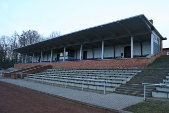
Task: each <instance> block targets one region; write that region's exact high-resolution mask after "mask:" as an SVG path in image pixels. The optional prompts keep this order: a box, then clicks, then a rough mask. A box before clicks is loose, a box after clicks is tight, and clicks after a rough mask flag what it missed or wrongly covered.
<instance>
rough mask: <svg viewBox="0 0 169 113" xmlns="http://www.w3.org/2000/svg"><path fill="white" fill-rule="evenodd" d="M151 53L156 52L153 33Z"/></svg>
mask: <svg viewBox="0 0 169 113" xmlns="http://www.w3.org/2000/svg"><path fill="white" fill-rule="evenodd" d="M151 54H154V36H153V34H151Z"/></svg>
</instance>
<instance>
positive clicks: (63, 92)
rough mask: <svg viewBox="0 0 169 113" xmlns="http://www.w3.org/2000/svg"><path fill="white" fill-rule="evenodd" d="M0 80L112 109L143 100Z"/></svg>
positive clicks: (141, 98)
mask: <svg viewBox="0 0 169 113" xmlns="http://www.w3.org/2000/svg"><path fill="white" fill-rule="evenodd" d="M0 81H3V82H7V83H11V84H15V85H18V86H21V87H26V88H29V89H33V90H37V91H40V92H45V93H48V94H52V95H56V96H59V97H63V98H67V99H71V100H75V101H79V102H83V103H87V104H91V105H95V106H99V107H104V108H108V109H114V110H122V109H123V108H125V107H128V106H131V105H133V104H137V103H139V102H142V101H143V97H136V96H129V95H123V94H115V93H112V94H106V95H104V94H98V93H94V92H85V91H79V90H74V89H68V88H63V87H57V86H51V85H45V84H40V83H35V82H30V81H25V80H23V79H10V78H2V77H0Z"/></svg>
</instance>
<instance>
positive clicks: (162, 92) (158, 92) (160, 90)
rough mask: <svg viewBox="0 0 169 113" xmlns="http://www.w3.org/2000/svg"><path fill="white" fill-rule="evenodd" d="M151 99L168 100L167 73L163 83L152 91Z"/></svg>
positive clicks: (168, 78) (168, 82)
mask: <svg viewBox="0 0 169 113" xmlns="http://www.w3.org/2000/svg"><path fill="white" fill-rule="evenodd" d="M152 97H161V98H169V73H168V75H167V76H166V78H165V79H163V83H161V84H159V85H158V86H156V88H155V90H154V91H152Z"/></svg>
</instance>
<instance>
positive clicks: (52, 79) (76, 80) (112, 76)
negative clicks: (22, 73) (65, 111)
mask: <svg viewBox="0 0 169 113" xmlns="http://www.w3.org/2000/svg"><path fill="white" fill-rule="evenodd" d="M139 71H140V70H80V69H73V70H71V69H48V70H45V71H42V72H40V73H36V74H29V75H28V76H27V77H24V79H25V80H29V81H34V82H39V83H45V84H51V85H57V86H58V85H59V86H62V87H69V88H74V89H79V90H87V91H95V92H101V93H104V94H105V93H109V92H113V91H114V90H115V88H117V87H119V86H120V85H121V84H125V83H126V82H128V81H129V80H130V79H131V78H132V77H133V76H135V75H136V74H137V73H138V72H139Z"/></svg>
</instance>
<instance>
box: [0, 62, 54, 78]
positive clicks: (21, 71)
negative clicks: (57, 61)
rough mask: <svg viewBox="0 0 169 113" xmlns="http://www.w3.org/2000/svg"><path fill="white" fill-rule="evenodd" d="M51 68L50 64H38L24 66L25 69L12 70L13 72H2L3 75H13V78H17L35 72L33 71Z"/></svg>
mask: <svg viewBox="0 0 169 113" xmlns="http://www.w3.org/2000/svg"><path fill="white" fill-rule="evenodd" d="M49 68H51V66H50V65H45V66H43V65H37V66H33V67H27V68H23V69H19V70H16V71H12V72H6V73H3V74H2V77H11V78H13V79H16V78H23V77H25V76H27V75H28V74H33V73H37V72H40V71H43V70H46V69H49Z"/></svg>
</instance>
